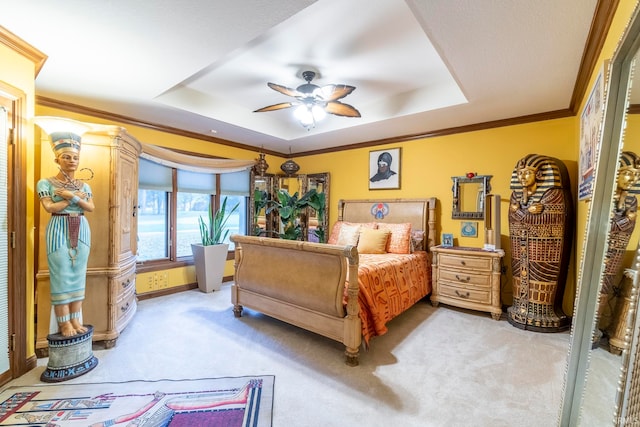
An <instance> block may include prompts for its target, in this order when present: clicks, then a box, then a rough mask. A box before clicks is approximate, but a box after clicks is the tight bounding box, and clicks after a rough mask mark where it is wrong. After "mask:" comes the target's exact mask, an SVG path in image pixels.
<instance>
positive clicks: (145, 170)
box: [138, 159, 173, 192]
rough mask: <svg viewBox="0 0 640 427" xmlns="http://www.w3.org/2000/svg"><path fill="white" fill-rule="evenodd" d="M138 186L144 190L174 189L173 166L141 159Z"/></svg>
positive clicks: (168, 190)
mask: <svg viewBox="0 0 640 427" xmlns="http://www.w3.org/2000/svg"><path fill="white" fill-rule="evenodd" d="M138 187H139V188H140V189H142V190H159V191H167V192H170V191H173V179H172V172H171V168H170V167H167V166H163V165H161V164H159V163H154V162H152V161H149V160H145V159H140V164H139V169H138Z"/></svg>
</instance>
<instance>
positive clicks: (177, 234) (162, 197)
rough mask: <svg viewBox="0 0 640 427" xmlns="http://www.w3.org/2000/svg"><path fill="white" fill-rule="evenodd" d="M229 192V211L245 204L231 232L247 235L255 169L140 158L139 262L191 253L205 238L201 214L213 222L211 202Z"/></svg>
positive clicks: (215, 203)
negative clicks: (201, 167) (206, 169)
mask: <svg viewBox="0 0 640 427" xmlns="http://www.w3.org/2000/svg"><path fill="white" fill-rule="evenodd" d="M225 197H226V198H227V212H228V211H229V210H230V209H231V208H232V207H233V206H235V205H236V204H238V205H239V206H238V209H237V210H236V211H235V212H234V214H233V215H232V216H231V217H230V218H229V221H228V222H227V229H229V230H230V231H229V236H230V235H231V234H246V230H247V221H248V215H247V206H248V197H249V171H242V172H232V173H223V174H213V173H198V172H190V171H186V170H182V169H175V168H170V167H167V166H164V165H160V164H158V163H154V162H151V161H149V160H146V159H140V168H139V188H138V201H139V203H138V204H139V206H140V208H139V214H138V261H162V260H164V261H179V260H185V259H188V258H190V257H191V256H192V254H191V244H192V243H199V242H200V226H199V221H198V218H199V217H202V218H203V219H204V220H205V221H207V218H208V215H209V207H210V206H212V205H213V206H214V207H217V206H219V205H220V201H221V200H223V199H224V198H225ZM229 236H227V239H226V241H227V242H228V243H230V244H231V242H230V241H229ZM172 242H175V244H172ZM230 249H233V246H230Z"/></svg>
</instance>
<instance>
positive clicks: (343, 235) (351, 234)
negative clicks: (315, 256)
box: [336, 224, 360, 246]
mask: <svg viewBox="0 0 640 427" xmlns="http://www.w3.org/2000/svg"><path fill="white" fill-rule="evenodd" d="M359 236H360V225H359V224H354V225H347V224H342V227H340V234H338V241H337V242H336V245H340V246H345V245H352V246H356V245H357V244H358V237H359Z"/></svg>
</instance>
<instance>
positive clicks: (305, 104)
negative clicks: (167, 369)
mask: <svg viewBox="0 0 640 427" xmlns="http://www.w3.org/2000/svg"><path fill="white" fill-rule="evenodd" d="M315 76H316V73H315V72H313V71H305V72H303V73H302V77H303V78H304V79H305V80H306V81H307V82H306V83H304V84H302V85H300V86H298V87H297V88H296V89H291V88H288V87H286V86H282V85H279V84H276V83H267V86H269V87H270V88H271V89H273V90H275V91H276V92H280V93H281V94H283V95H287V96H291V97H293V98H295V101H290V102H280V103H278V104H273V105H269V106H266V107H263V108H259V109H257V110H255V111H254V113H262V112H266V111H276V110H282V109H284V108H290V107H296V108H295V109H294V110H293V116H294V117H295V118H296V119H297V120H298V121H299V122H300V124H301V125H302V126H303V127H304V128H305V129H307V130H311V128H313V127H315V125H316V123H317V122H319V121H321V120H322V119H324V118H325V117H326V115H327V114H333V115H336V116H342V117H360V112H359V111H358V110H356V109H355V108H353V107H352V106H351V105H349V104H344V103H342V102H340V101H339V100H340V99H342V98H344V97H345V96H347V95H349V94H350V93H351V92H353V91H354V90H355V86H350V85H344V84H338V85H336V84H329V85H325V86H322V87H320V86H317V85H315V84H313V83H311V81H312V80H313V78H314V77H315Z"/></svg>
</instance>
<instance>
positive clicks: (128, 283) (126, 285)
mask: <svg viewBox="0 0 640 427" xmlns="http://www.w3.org/2000/svg"><path fill="white" fill-rule="evenodd" d="M130 285H131V278H128V279H127V281H126V282H122V288H123V289H127V288H128V287H129V286H130Z"/></svg>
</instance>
